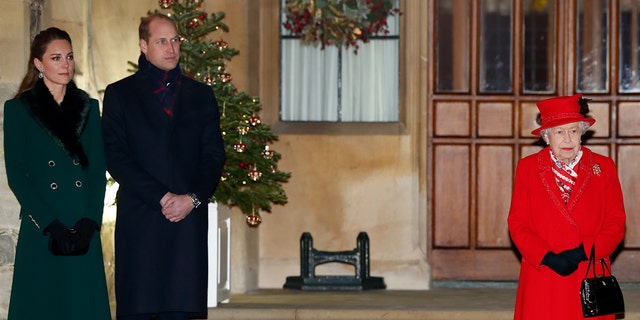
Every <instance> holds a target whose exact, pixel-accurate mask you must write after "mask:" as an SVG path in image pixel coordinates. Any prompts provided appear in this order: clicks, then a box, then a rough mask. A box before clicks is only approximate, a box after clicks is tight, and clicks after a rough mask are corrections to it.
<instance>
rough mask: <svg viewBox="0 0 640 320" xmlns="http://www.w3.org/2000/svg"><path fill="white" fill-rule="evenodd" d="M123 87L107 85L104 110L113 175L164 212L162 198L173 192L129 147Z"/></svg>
mask: <svg viewBox="0 0 640 320" xmlns="http://www.w3.org/2000/svg"><path fill="white" fill-rule="evenodd" d="M121 91H122V90H121V88H115V87H114V86H113V85H109V86H107V88H106V90H105V95H104V107H103V111H102V133H103V139H104V148H105V149H104V152H105V158H106V163H107V170H108V171H109V174H111V176H112V177H113V178H114V179H115V180H116V181H117V182H118V184H120V188H126V189H127V191H128V192H133V193H135V195H136V196H137V197H138V198H139V199H142V200H143V201H144V202H145V203H146V204H147V205H148V206H149V207H151V208H156V209H160V208H161V206H160V199H162V197H163V196H164V195H165V194H166V193H167V192H168V191H169V188H168V187H167V186H165V185H163V184H162V183H161V182H160V181H159V180H157V179H155V178H154V177H153V176H152V175H150V174H149V173H148V172H147V171H146V170H145V168H144V167H143V166H141V164H139V163H138V162H136V161H135V159H134V157H133V153H132V151H131V150H132V149H131V148H133V146H131V145H130V144H129V141H130V137H128V135H129V134H130V132H131V131H129V130H128V128H127V121H126V117H127V115H126V109H127V107H128V105H126V104H125V102H124V101H125V99H123V97H122V96H123V94H125V93H123V92H121Z"/></svg>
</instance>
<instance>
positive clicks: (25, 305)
mask: <svg viewBox="0 0 640 320" xmlns="http://www.w3.org/2000/svg"><path fill="white" fill-rule="evenodd" d="M29 59H30V61H29V66H28V71H27V75H26V76H25V78H24V80H23V81H22V84H21V85H20V89H19V90H18V93H17V94H16V97H15V98H14V99H12V100H9V101H7V102H6V103H5V109H4V148H5V164H6V170H7V179H8V182H9V187H11V190H12V191H13V193H14V194H15V196H16V198H17V199H18V201H19V202H20V206H21V209H20V217H21V224H20V233H19V236H18V245H17V249H16V259H15V266H14V274H13V284H12V289H11V300H10V304H9V316H8V319H9V320H23V319H30V320H31V319H33V320H36V319H64V320H88V319H92V320H108V319H111V313H110V309H109V298H108V294H107V287H106V279H105V273H104V263H103V258H102V245H101V243H100V233H99V231H98V230H99V226H100V225H101V223H102V211H103V206H104V193H105V183H106V178H105V172H106V171H105V161H104V149H103V144H102V138H101V127H100V110H99V107H98V102H97V100H95V99H90V98H89V96H88V95H87V94H86V93H85V92H84V91H82V90H80V89H78V88H77V87H76V86H75V84H74V83H73V81H72V78H73V74H74V68H75V62H74V60H73V51H72V47H71V38H70V37H69V35H68V34H67V32H65V31H63V30H60V29H57V28H49V29H47V30H44V31H42V32H40V33H39V34H38V35H37V36H36V37H35V39H34V41H33V43H32V45H31V56H30V58H29ZM69 228H72V229H74V230H73V231H72V232H73V234H74V237H75V239H78V240H79V241H78V244H79V246H80V247H83V245H82V244H85V246H84V247H86V244H87V243H88V245H89V246H88V251H86V252H83V251H81V252H73V253H63V252H59V251H56V250H54V248H51V247H50V243H49V241H50V239H53V240H57V241H61V240H63V239H64V238H65V236H67V235H68V234H69V232H71V231H69ZM54 242H55V241H54ZM68 254H71V255H68Z"/></svg>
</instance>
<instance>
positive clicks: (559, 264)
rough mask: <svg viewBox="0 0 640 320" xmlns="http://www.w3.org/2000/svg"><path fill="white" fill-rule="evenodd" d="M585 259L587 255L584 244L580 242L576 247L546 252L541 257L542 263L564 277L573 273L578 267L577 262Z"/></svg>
mask: <svg viewBox="0 0 640 320" xmlns="http://www.w3.org/2000/svg"><path fill="white" fill-rule="evenodd" d="M585 260H587V255H586V254H585V253H584V245H583V244H580V245H579V246H578V247H576V248H573V249H569V250H565V251H562V252H559V253H553V252H551V251H549V252H547V254H545V255H544V258H543V259H542V264H543V265H545V266H547V267H549V268H551V270H553V271H554V272H555V273H557V274H559V275H561V276H563V277H566V276H568V275H570V274H572V273H574V272H575V271H576V270H577V269H578V264H579V263H580V262H581V261H585Z"/></svg>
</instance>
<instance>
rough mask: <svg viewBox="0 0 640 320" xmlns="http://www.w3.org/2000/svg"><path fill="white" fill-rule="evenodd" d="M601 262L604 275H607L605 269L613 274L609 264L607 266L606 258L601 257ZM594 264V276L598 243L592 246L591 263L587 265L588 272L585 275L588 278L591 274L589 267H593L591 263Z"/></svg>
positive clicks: (594, 274) (594, 273) (594, 275)
mask: <svg viewBox="0 0 640 320" xmlns="http://www.w3.org/2000/svg"><path fill="white" fill-rule="evenodd" d="M599 261H600V264H601V265H602V273H603V275H605V276H606V274H605V270H606V272H609V275H610V276H611V275H613V274H612V273H611V269H609V266H607V262H606V261H604V258H602V259H600V260H599ZM592 264H593V277H594V278H595V277H596V245H595V244H594V245H593V246H591V254H590V255H589V264H588V265H587V272H586V273H585V275H584V277H585V278H587V277H588V276H589V269H591V265H592Z"/></svg>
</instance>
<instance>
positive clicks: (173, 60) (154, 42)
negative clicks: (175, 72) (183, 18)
mask: <svg viewBox="0 0 640 320" xmlns="http://www.w3.org/2000/svg"><path fill="white" fill-rule="evenodd" d="M180 45H181V42H180V37H179V36H178V31H177V30H176V27H175V26H174V25H173V23H172V22H170V21H167V20H164V19H155V20H153V21H151V23H150V24H149V41H148V42H147V41H145V40H144V39H140V50H141V51H142V53H144V55H145V57H147V60H149V62H151V64H153V65H154V66H156V67H158V68H159V69H162V70H165V71H169V70H172V69H174V68H175V67H176V66H177V65H178V61H179V60H180Z"/></svg>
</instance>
